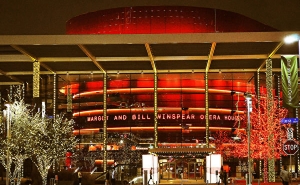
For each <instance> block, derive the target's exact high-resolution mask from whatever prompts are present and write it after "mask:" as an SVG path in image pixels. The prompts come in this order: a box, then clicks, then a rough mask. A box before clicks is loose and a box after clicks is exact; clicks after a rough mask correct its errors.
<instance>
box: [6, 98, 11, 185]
mask: <svg viewBox="0 0 300 185" xmlns="http://www.w3.org/2000/svg"><path fill="white" fill-rule="evenodd" d="M5 106H6V107H7V108H6V139H7V147H6V178H5V180H6V185H9V180H10V179H9V175H10V151H9V147H10V146H9V145H10V138H11V135H10V120H11V112H10V104H9V103H7V104H5Z"/></svg>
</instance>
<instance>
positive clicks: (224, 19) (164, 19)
mask: <svg viewBox="0 0 300 185" xmlns="http://www.w3.org/2000/svg"><path fill="white" fill-rule="evenodd" d="M66 30H67V34H158V33H212V32H257V31H260V32H262V31H277V30H276V29H274V28H271V27H269V26H266V25H264V24H262V23H260V22H257V21H255V20H253V19H250V18H248V17H245V16H243V15H240V14H237V13H233V12H228V11H224V10H219V9H212V8H202V7H188V6H139V7H123V8H114V9H108V10H99V11H96V12H89V13H86V14H83V15H79V16H76V17H74V18H72V19H70V20H69V21H67V24H66Z"/></svg>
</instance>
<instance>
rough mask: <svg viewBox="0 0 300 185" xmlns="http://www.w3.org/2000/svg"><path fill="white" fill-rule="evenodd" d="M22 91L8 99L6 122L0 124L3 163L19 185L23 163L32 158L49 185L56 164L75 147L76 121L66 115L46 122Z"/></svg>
mask: <svg viewBox="0 0 300 185" xmlns="http://www.w3.org/2000/svg"><path fill="white" fill-rule="evenodd" d="M21 91H22V90H21V88H17V89H16V93H15V94H13V97H10V96H9V97H8V100H7V103H6V107H7V108H6V110H5V111H4V118H5V119H1V121H0V134H1V139H0V162H1V163H2V165H3V166H4V167H5V168H6V170H7V172H8V178H9V180H10V181H11V184H12V183H13V182H14V181H15V180H16V181H17V183H16V184H20V183H21V177H22V174H21V169H22V166H23V163H24V160H25V159H28V158H30V159H32V161H33V163H34V164H35V165H36V167H37V169H38V170H39V172H40V174H41V176H42V179H43V184H44V185H46V184H47V174H48V169H49V168H50V166H51V165H52V164H53V161H55V160H56V159H60V158H62V157H65V154H66V152H67V151H69V150H73V148H74V147H75V146H76V139H75V136H74V135H73V132H72V131H73V120H67V119H66V118H65V117H64V115H63V114H61V115H58V116H56V118H55V119H50V118H43V117H42V115H41V113H40V112H35V111H34V109H33V108H32V107H31V106H30V105H27V104H25V102H24V99H23V98H22V97H21V96H20V94H21V93H20V92H21ZM12 170H13V171H12Z"/></svg>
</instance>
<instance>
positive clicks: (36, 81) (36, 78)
mask: <svg viewBox="0 0 300 185" xmlns="http://www.w3.org/2000/svg"><path fill="white" fill-rule="evenodd" d="M38 97H40V62H39V61H34V62H33V98H38Z"/></svg>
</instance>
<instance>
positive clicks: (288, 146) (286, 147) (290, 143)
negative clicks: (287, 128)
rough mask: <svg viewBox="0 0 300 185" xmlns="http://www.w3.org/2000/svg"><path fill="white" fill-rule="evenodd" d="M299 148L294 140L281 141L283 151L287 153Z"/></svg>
mask: <svg viewBox="0 0 300 185" xmlns="http://www.w3.org/2000/svg"><path fill="white" fill-rule="evenodd" d="M298 150H299V146H298V144H297V143H296V142H295V141H294V140H287V141H286V142H285V143H283V151H284V152H285V153H286V154H287V155H294V154H295V153H297V152H298Z"/></svg>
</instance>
